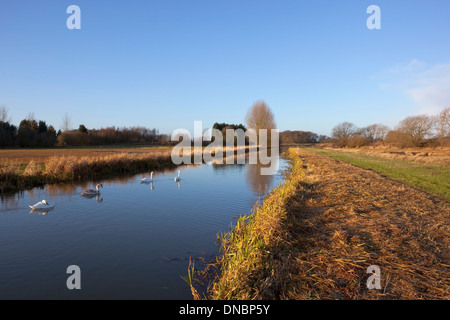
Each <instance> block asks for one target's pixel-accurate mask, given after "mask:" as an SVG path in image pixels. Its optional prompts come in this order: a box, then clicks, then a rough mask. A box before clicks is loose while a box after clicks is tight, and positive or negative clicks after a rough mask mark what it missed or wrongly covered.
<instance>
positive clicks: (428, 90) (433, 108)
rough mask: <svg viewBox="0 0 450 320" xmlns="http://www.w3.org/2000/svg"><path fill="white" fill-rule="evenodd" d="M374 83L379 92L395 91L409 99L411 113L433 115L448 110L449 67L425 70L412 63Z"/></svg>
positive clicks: (383, 75) (422, 66)
mask: <svg viewBox="0 0 450 320" xmlns="http://www.w3.org/2000/svg"><path fill="white" fill-rule="evenodd" d="M374 79H375V80H376V81H378V82H379V86H380V88H381V89H382V90H389V91H397V92H400V93H401V94H403V95H405V96H406V97H407V98H408V99H410V100H411V101H412V102H413V105H412V107H413V108H414V110H412V111H414V113H425V114H435V113H437V112H439V111H440V110H442V109H443V108H445V107H448V106H450V63H446V64H439V65H434V66H429V65H427V64H426V63H425V62H422V61H419V60H417V59H413V60H411V61H409V62H407V63H403V64H398V65H396V66H394V67H392V68H390V69H388V70H386V71H383V72H381V73H380V74H378V75H376V76H375V77H374Z"/></svg>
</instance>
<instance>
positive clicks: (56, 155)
mask: <svg viewBox="0 0 450 320" xmlns="http://www.w3.org/2000/svg"><path fill="white" fill-rule="evenodd" d="M172 149H173V148H172V147H157V146H143V147H142V146H136V147H131V146H116V147H111V146H104V147H96V148H94V147H86V148H49V149H3V150H0V159H1V162H0V193H1V194H3V193H13V192H17V191H20V190H26V189H31V188H34V187H38V186H42V185H44V184H48V183H73V182H83V181H88V180H94V181H97V180H101V179H105V178H111V177H114V176H118V175H132V174H138V173H143V172H148V171H152V170H155V171H156V170H161V169H164V168H173V167H176V166H177V165H176V164H174V163H173V160H172V157H171V154H172ZM218 149H219V147H216V148H214V149H213V150H209V151H212V156H215V151H218ZM186 150H187V152H190V157H191V163H194V161H196V159H197V158H199V159H200V160H201V161H202V155H203V153H204V152H205V150H206V148H205V147H202V148H198V149H197V148H194V147H192V148H189V147H187V149H186ZM186 150H185V149H182V150H180V155H182V152H184V151H186ZM189 150H190V151H189ZM252 150H257V149H254V148H250V147H248V146H245V147H242V148H237V147H234V148H231V149H227V148H226V147H224V148H222V154H223V158H220V160H224V159H226V157H230V156H231V157H234V158H235V159H237V158H239V156H242V157H246V156H247V155H248V153H249V152H250V151H252ZM227 151H228V153H227ZM239 151H242V152H239Z"/></svg>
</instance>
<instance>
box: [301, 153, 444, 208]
mask: <svg viewBox="0 0 450 320" xmlns="http://www.w3.org/2000/svg"><path fill="white" fill-rule="evenodd" d="M304 149H305V150H307V151H311V152H315V153H318V154H321V155H324V156H328V157H331V158H334V159H336V160H340V161H344V162H347V163H350V164H353V165H356V166H358V167H361V168H364V169H371V170H373V171H375V172H378V173H380V174H382V175H384V176H386V177H388V178H390V179H393V180H397V181H400V182H403V183H405V184H407V185H409V186H412V187H415V188H418V189H421V190H423V191H425V192H428V193H430V194H432V195H436V196H439V197H442V198H444V199H447V200H450V170H448V168H445V167H440V166H436V165H430V164H418V163H412V162H408V161H402V160H394V159H384V158H379V157H374V156H369V155H365V154H355V153H350V152H345V151H337V150H324V149H317V148H304Z"/></svg>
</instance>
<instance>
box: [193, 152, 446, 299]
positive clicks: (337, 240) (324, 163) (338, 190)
mask: <svg viewBox="0 0 450 320" xmlns="http://www.w3.org/2000/svg"><path fill="white" fill-rule="evenodd" d="M289 157H290V159H291V163H292V165H291V170H290V172H289V175H288V176H287V177H286V181H285V183H284V185H282V186H280V187H277V188H275V189H274V190H273V191H272V192H271V193H270V194H269V195H268V196H267V198H266V199H265V200H264V204H263V205H262V206H255V208H254V210H253V212H252V213H251V214H249V215H247V216H243V217H241V218H240V219H239V220H238V222H237V223H236V226H235V227H234V228H233V229H232V230H230V232H229V233H227V234H223V235H221V236H220V244H221V255H220V257H218V260H217V261H216V263H215V266H216V267H217V269H218V272H217V276H216V278H215V279H214V281H213V285H212V286H211V287H210V289H209V290H208V293H207V298H208V299H238V300H244V299H257V300H266V299H269V300H272V299H290V300H297V299H341V300H345V299H449V298H450V283H449V282H448V278H449V268H450V266H449V265H448V261H449V258H450V252H449V247H450V242H449V241H450V228H449V225H450V223H449V222H450V221H449V213H450V205H449V202H448V201H445V200H442V199H439V198H436V197H433V196H430V195H429V194H427V193H425V192H422V191H420V190H417V189H415V188H412V187H409V186H407V185H405V184H402V183H400V182H397V181H393V180H390V179H388V178H385V177H383V176H381V175H379V174H378V173H376V172H373V171H371V170H365V169H362V168H359V167H355V166H353V165H351V164H348V163H344V162H341V161H336V160H334V159H332V158H329V157H326V156H324V155H320V154H315V153H312V152H308V151H306V150H303V149H295V150H294V149H290V151H289ZM372 265H376V266H379V267H380V270H381V278H380V279H381V289H378V290H376V289H375V290H369V289H368V288H367V286H366V281H367V279H368V277H369V275H368V274H367V273H366V271H367V268H368V267H370V266H372ZM193 291H194V290H193ZM194 297H195V295H194ZM197 297H198V296H197Z"/></svg>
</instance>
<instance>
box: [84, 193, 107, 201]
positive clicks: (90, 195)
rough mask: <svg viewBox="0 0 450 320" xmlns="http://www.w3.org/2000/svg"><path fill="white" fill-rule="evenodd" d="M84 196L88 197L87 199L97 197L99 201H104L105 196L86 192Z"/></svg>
mask: <svg viewBox="0 0 450 320" xmlns="http://www.w3.org/2000/svg"><path fill="white" fill-rule="evenodd" d="M82 197H83V198H86V199H93V198H95V199H96V200H97V202H99V203H100V202H103V198H100V194H85V195H82Z"/></svg>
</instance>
